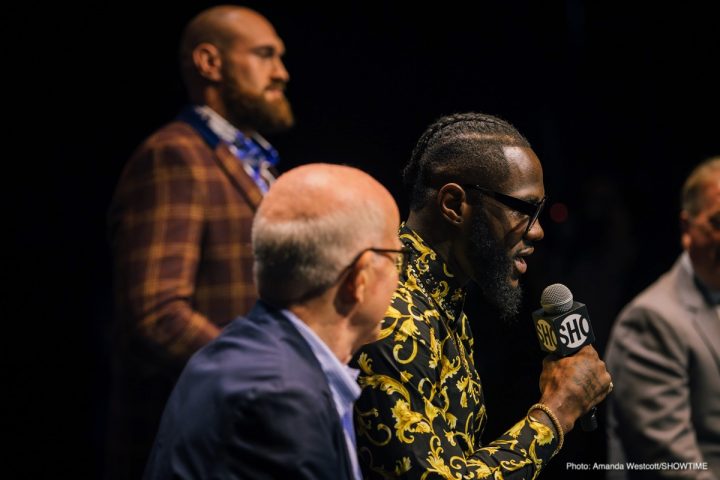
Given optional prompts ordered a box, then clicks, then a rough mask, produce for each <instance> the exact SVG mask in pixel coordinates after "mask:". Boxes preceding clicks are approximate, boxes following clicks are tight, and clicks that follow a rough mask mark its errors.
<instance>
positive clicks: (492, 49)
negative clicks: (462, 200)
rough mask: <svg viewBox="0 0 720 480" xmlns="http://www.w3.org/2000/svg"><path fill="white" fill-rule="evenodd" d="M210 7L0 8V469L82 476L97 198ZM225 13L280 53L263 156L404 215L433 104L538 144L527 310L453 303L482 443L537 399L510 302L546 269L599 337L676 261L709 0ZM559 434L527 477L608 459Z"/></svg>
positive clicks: (713, 49) (89, 447) (95, 296)
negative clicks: (503, 124) (382, 199)
mask: <svg viewBox="0 0 720 480" xmlns="http://www.w3.org/2000/svg"><path fill="white" fill-rule="evenodd" d="M212 4H213V2H187V3H185V4H182V5H181V4H178V3H168V4H166V5H159V4H157V3H151V2H143V3H141V2H132V1H125V2H107V3H104V4H99V2H96V3H94V4H92V5H91V6H88V7H84V8H80V7H76V6H75V7H74V6H68V5H67V4H66V3H57V4H56V5H55V6H51V7H47V6H41V5H39V4H37V5H36V4H32V3H31V4H27V5H26V6H25V7H23V8H22V10H21V9H18V8H16V7H11V8H10V9H9V10H8V11H7V13H6V18H5V20H4V23H5V24H7V25H6V26H8V27H9V29H10V30H9V32H10V41H9V42H8V43H7V45H6V46H7V48H6V51H5V60H6V62H7V63H6V64H5V66H4V68H3V70H4V72H5V74H4V76H5V79H6V87H5V99H4V100H5V101H6V103H7V104H10V105H11V106H12V107H15V108H12V109H11V110H10V113H9V114H8V113H6V121H5V122H4V124H5V125H6V127H4V129H3V130H4V131H5V132H4V137H5V139H6V142H8V143H7V145H10V146H12V145H14V146H15V147H8V149H7V150H6V152H7V153H6V155H5V156H4V158H5V163H6V166H8V168H9V169H10V170H11V171H12V172H13V173H12V174H9V173H6V176H5V182H4V183H5V184H6V188H5V189H3V192H2V193H3V197H5V202H4V204H5V205H6V207H7V210H8V212H9V215H8V224H9V225H10V230H11V232H12V234H13V235H12V236H13V237H14V238H13V239H14V241H15V248H14V249H12V250H7V251H6V254H5V255H4V265H5V271H6V273H8V274H9V277H10V278H11V281H10V282H9V283H10V284H11V288H10V289H9V290H7V291H6V293H5V295H4V299H5V301H4V303H5V305H6V306H7V307H9V308H8V309H7V312H8V313H7V319H6V326H7V327H9V329H8V330H7V333H6V337H5V338H6V343H7V344H8V345H9V348H6V349H3V353H4V355H3V357H5V358H4V360H3V364H4V367H5V368H4V369H3V370H4V372H5V373H4V374H3V383H4V384H5V388H4V389H3V390H5V393H4V397H5V401H7V402H9V404H10V405H12V407H11V408H7V409H5V412H3V420H2V421H3V431H4V433H5V434H4V436H5V437H6V438H7V439H9V440H10V443H11V444H12V448H11V450H10V451H9V452H10V454H9V455H8V458H9V459H10V460H11V461H10V467H9V468H10V470H11V475H10V477H6V478H44V477H45V476H50V475H52V476H53V477H59V476H61V477H68V478H97V477H98V476H99V475H100V471H101V468H102V466H101V460H100V459H101V458H102V437H103V433H104V430H103V429H104V424H103V422H104V414H105V409H106V405H105V400H106V394H107V388H108V383H109V370H108V358H107V345H108V335H109V333H108V326H109V323H110V321H111V308H112V307H111V290H110V273H111V272H110V258H109V253H108V248H107V241H106V237H105V225H104V222H105V218H104V217H105V212H106V209H107V206H108V203H109V201H110V198H111V195H112V191H113V188H114V185H115V183H116V181H117V178H118V175H119V173H120V171H121V168H122V166H123V164H124V162H125V161H126V159H127V158H128V156H129V155H130V154H131V152H132V150H133V149H134V148H135V147H136V146H137V145H138V144H139V142H140V141H141V140H142V139H143V138H144V137H146V136H147V135H149V134H150V133H151V132H152V131H153V130H154V129H155V128H157V127H159V126H160V125H162V124H163V123H165V122H166V121H168V120H170V119H171V118H172V117H173V116H174V115H175V114H176V113H177V111H178V109H179V108H180V107H181V106H182V104H183V101H184V95H183V89H182V85H181V82H180V80H179V74H178V69H177V67H176V61H175V58H176V46H177V42H178V39H179V36H180V32H181V29H182V27H183V25H184V24H185V23H186V21H187V20H189V19H190V18H191V17H192V16H193V15H194V14H196V13H197V12H198V11H200V10H202V9H203V8H205V7H207V6H210V5H212ZM246 5H249V6H252V7H255V8H256V9H258V10H259V11H260V12H261V13H263V14H265V15H266V16H267V17H268V18H269V19H270V21H271V22H273V24H274V25H275V26H276V28H277V31H278V33H279V34H280V36H281V37H282V38H283V39H284V41H285V43H286V45H287V56H286V65H287V68H288V70H289V71H290V74H291V82H290V85H289V89H288V96H289V98H290V100H291V102H292V104H293V107H294V110H295V113H296V117H297V127H296V128H295V129H294V130H292V131H291V132H289V133H287V134H283V135H282V136H277V137H272V138H271V140H272V141H273V143H274V144H275V146H276V147H277V148H278V150H279V151H280V153H281V156H282V161H283V163H282V169H283V170H286V169H288V168H291V167H293V166H296V165H299V164H302V163H306V162H333V163H348V164H352V165H355V166H358V167H361V168H363V169H365V170H366V171H368V172H370V173H371V174H372V175H374V176H375V177H377V178H378V179H379V180H380V181H381V182H382V183H384V184H385V185H386V186H387V187H388V188H389V189H390V190H391V192H392V193H393V194H394V195H395V196H396V198H397V200H398V203H399V204H400V206H401V211H402V213H403V216H405V215H406V212H407V208H406V207H407V201H406V197H405V196H404V193H403V192H402V191H401V189H400V171H401V169H402V166H403V164H404V163H405V161H406V160H407V159H408V158H409V155H410V152H411V150H412V147H413V145H414V143H415V141H416V140H417V138H418V137H419V136H420V134H421V133H422V131H423V130H424V129H425V127H426V126H427V125H428V124H429V123H430V122H432V121H433V120H434V119H435V118H437V117H438V116H440V115H442V114H447V113H452V112H459V111H471V110H474V111H481V112H485V113H491V114H494V115H498V116H501V117H503V118H505V119H506V120H509V121H510V122H512V123H513V124H515V125H516V126H517V127H518V129H519V130H520V131H521V132H522V133H523V134H524V135H525V136H527V138H528V139H529V140H530V142H531V144H532V145H533V148H534V150H535V151H536V153H537V154H538V156H539V157H540V159H541V161H542V163H543V166H544V169H545V186H546V190H547V192H548V194H549V195H550V197H551V202H550V205H553V204H558V203H559V204H563V205H565V206H566V208H567V210H568V216H567V219H566V220H565V221H563V222H554V221H553V220H551V218H550V217H549V216H548V214H547V213H546V214H545V216H544V217H542V222H543V226H544V228H545V240H543V242H541V243H540V244H539V245H538V247H537V249H536V253H535V255H534V256H533V257H532V258H531V259H530V262H529V272H528V274H527V275H526V278H525V286H526V293H527V295H526V298H527V301H526V308H525V310H526V311H525V312H524V313H523V315H522V316H521V318H520V319H519V321H518V323H517V324H515V325H499V324H497V323H494V322H492V321H491V319H489V318H487V315H486V314H485V313H486V312H483V311H482V310H481V309H479V308H478V307H477V305H476V304H475V302H474V301H473V300H472V298H473V296H472V295H471V297H470V298H471V300H469V302H468V303H469V304H468V308H467V309H468V313H469V314H470V315H471V316H472V318H473V321H474V332H475V336H476V337H477V348H476V363H477V364H478V366H479V368H480V370H481V372H482V375H483V380H484V386H485V389H486V397H487V402H488V411H489V416H490V423H489V426H488V429H487V431H486V436H485V438H486V440H487V441H489V440H491V439H492V438H493V436H494V435H496V434H498V433H500V432H501V431H503V430H504V429H505V428H508V427H509V426H510V425H511V424H512V423H514V421H515V420H517V419H519V418H520V417H521V416H522V415H524V413H525V410H526V409H527V407H528V406H529V405H530V404H531V403H533V402H534V401H536V400H537V398H538V387H537V379H538V376H539V372H540V361H541V358H542V355H541V354H540V352H539V351H538V347H537V344H536V341H535V339H534V336H533V332H532V328H531V324H530V317H529V312H530V311H531V310H532V309H535V308H537V306H538V305H537V304H538V300H539V296H540V292H541V291H542V289H543V288H544V287H545V286H546V285H548V284H550V283H554V282H562V283H565V284H567V285H568V286H569V287H570V288H571V289H572V290H573V293H574V294H575V297H576V299H578V300H580V301H583V302H585V303H587V304H588V307H589V310H590V314H591V316H592V320H593V324H594V326H595V329H596V334H597V336H598V342H597V347H598V350H599V351H602V350H603V349H604V346H605V343H606V340H607V336H608V334H609V329H610V327H611V324H612V321H613V319H614V317H615V315H616V314H617V313H618V311H619V310H620V309H621V308H622V306H623V305H624V304H625V303H626V302H627V301H628V300H630V299H631V298H632V297H633V296H634V295H635V294H636V293H637V292H639V291H640V290H641V289H642V288H644V287H645V286H647V285H648V284H649V283H651V282H652V280H654V279H655V278H656V277H657V276H658V275H659V274H661V273H662V272H663V271H665V270H667V269H668V268H669V267H670V266H671V264H672V262H673V261H674V259H675V258H676V256H677V254H678V253H679V252H680V246H679V230H678V227H677V223H678V222H677V216H678V206H677V205H678V194H679V190H680V187H681V184H682V181H683V179H684V177H685V176H686V175H687V173H688V172H689V171H690V170H691V169H692V167H693V166H694V165H696V164H697V163H698V162H699V161H701V160H702V159H704V158H705V157H708V156H710V155H718V154H720V135H719V133H720V129H719V128H718V127H719V126H720V117H719V116H718V106H719V100H720V92H719V88H718V63H719V61H718V59H719V58H720V55H719V53H720V40H719V38H720V35H718V31H717V17H716V16H715V15H713V14H712V12H711V9H710V7H709V6H704V5H702V4H694V3H688V2H684V3H683V4H682V5H680V4H671V5H665V6H659V5H658V2H653V3H652V4H650V3H648V4H647V5H645V6H642V5H633V4H631V2H592V1H589V0H586V1H583V0H576V1H571V0H567V1H564V2H563V1H549V2H542V3H541V2H531V1H529V0H528V1H499V0H498V1H491V2H474V3H473V4H472V5H461V4H460V3H455V2H448V1H446V2H441V3H437V4H428V5H426V6H422V7H421V6H420V5H419V4H416V5H415V6H414V7H408V6H401V5H399V4H389V3H388V4H383V3H380V2H355V3H350V4H348V5H342V6H325V7H322V8H321V7H320V6H319V5H307V4H305V2H302V4H300V3H299V2H298V3H294V4H281V3H279V2H251V3H247V4H246ZM18 107H19V108H18ZM16 109H17V110H16ZM10 152H12V153H10ZM555 208H557V207H555ZM600 414H601V415H600V416H601V421H602V419H603V416H604V411H603V410H602V409H601V411H600ZM566 445H567V446H566V447H565V448H564V450H563V452H561V454H560V455H559V456H558V457H557V458H556V459H555V460H553V462H552V463H551V464H550V466H549V467H548V469H547V470H546V473H545V474H544V477H545V478H564V477H568V478H573V477H577V476H579V475H578V474H577V473H573V472H568V471H567V470H566V462H576V463H577V462H591V463H592V462H594V461H597V462H604V461H605V446H604V434H603V432H602V430H599V431H597V432H595V433H593V434H586V433H582V432H580V431H579V429H576V430H574V431H573V432H571V433H570V434H569V435H568V438H567V443H566ZM3 476H5V475H3ZM582 477H583V478H590V477H593V475H591V474H583V475H582ZM597 477H598V478H601V477H602V475H600V474H597Z"/></svg>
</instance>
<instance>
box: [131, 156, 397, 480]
mask: <svg viewBox="0 0 720 480" xmlns="http://www.w3.org/2000/svg"><path fill="white" fill-rule="evenodd" d="M338 185H342V188H338ZM399 222H400V217H399V213H398V209H397V206H396V205H395V202H394V201H393V199H392V197H391V196H390V194H389V193H388V192H387V190H385V188H383V187H382V186H381V185H380V184H379V183H377V182H376V181H375V180H373V179H372V178H371V177H370V176H368V175H367V174H365V173H362V172H361V171H359V170H356V169H353V168H350V167H343V166H337V165H323V164H312V165H307V166H304V167H299V168H296V169H294V170H291V171H289V172H288V173H286V174H285V175H283V176H281V177H280V178H279V180H278V181H277V183H276V184H275V185H274V186H273V187H272V188H271V189H270V192H269V193H268V195H267V197H266V198H265V200H264V201H263V203H262V205H261V206H260V208H259V210H258V212H257V215H256V217H255V221H254V223H253V233H252V237H253V252H254V254H255V278H256V282H257V286H258V290H259V293H260V300H259V301H258V302H257V304H256V305H255V307H254V308H253V309H252V311H251V312H250V314H249V315H248V316H247V317H239V318H237V319H236V320H235V321H234V322H233V323H231V324H230V325H229V326H228V327H227V328H226V329H225V330H224V331H223V333H222V334H221V335H220V336H219V337H218V338H217V339H215V340H214V341H212V342H211V343H210V344H208V345H207V346H205V347H204V348H203V349H201V350H200V351H199V352H198V353H197V354H196V355H195V356H194V357H193V358H192V359H191V360H190V362H189V363H188V365H187V366H186V368H185V370H184V372H183V373H182V375H181V376H180V379H179V381H178V383H177V385H176V387H175V389H174V391H173V393H172V395H171V396H170V400H169V401H168V404H167V407H166V409H165V413H164V415H163V419H162V423H161V426H160V431H159V433H158V435H157V438H156V442H155V446H154V448H153V452H152V455H151V459H150V463H149V464H148V468H147V470H146V471H145V478H148V479H166V478H167V479H170V478H184V479H189V478H198V479H200V478H248V479H254V480H257V479H264V478H293V479H327V480H342V479H356V480H357V479H359V478H361V477H360V472H359V468H358V463H357V458H356V456H355V446H354V442H355V434H354V431H353V424H352V406H353V402H354V401H355V399H356V398H357V397H358V395H359V394H360V387H359V386H358V385H357V383H356V376H357V371H353V370H351V369H350V368H349V367H347V365H346V364H347V362H348V361H349V360H350V358H351V357H352V355H353V353H354V352H356V351H357V350H358V348H359V347H360V346H361V345H363V344H365V343H368V342H371V341H374V340H375V339H376V338H377V335H378V333H379V332H380V321H381V319H382V317H383V314H384V313H385V310H386V309H387V307H388V305H389V303H390V298H391V296H392V293H393V291H394V289H395V285H396V283H397V278H398V266H402V260H403V259H404V251H403V250H402V249H401V245H400V241H399V239H398V236H397V227H398V225H399Z"/></svg>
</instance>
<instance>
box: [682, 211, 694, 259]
mask: <svg viewBox="0 0 720 480" xmlns="http://www.w3.org/2000/svg"><path fill="white" fill-rule="evenodd" d="M689 229H690V214H689V213H688V212H687V210H682V211H681V212H680V243H681V244H682V247H683V249H684V250H687V249H688V248H690V242H691V241H692V239H691V238H690V232H689V231H688V230H689Z"/></svg>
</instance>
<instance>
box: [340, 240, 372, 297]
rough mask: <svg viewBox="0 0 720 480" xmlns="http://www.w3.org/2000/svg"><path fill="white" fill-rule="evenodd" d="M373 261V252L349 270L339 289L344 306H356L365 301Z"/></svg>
mask: <svg viewBox="0 0 720 480" xmlns="http://www.w3.org/2000/svg"><path fill="white" fill-rule="evenodd" d="M371 261H372V252H365V253H363V254H362V255H360V258H358V259H357V260H356V261H355V263H353V264H352V265H351V266H350V268H349V269H348V273H347V274H346V275H345V276H344V277H343V279H342V282H341V284H340V288H339V289H338V295H339V297H340V300H341V301H342V302H343V304H345V305H348V306H355V305H357V304H360V303H362V302H363V301H365V296H366V295H367V287H368V282H369V278H368V275H369V269H368V267H369V266H370V262H371Z"/></svg>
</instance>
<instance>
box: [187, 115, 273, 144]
mask: <svg viewBox="0 0 720 480" xmlns="http://www.w3.org/2000/svg"><path fill="white" fill-rule="evenodd" d="M192 108H193V110H194V111H195V113H197V114H198V115H199V116H200V118H202V119H203V120H204V121H205V123H206V125H207V126H208V128H209V129H210V130H212V132H213V133H214V134H215V135H217V136H218V137H219V138H220V140H223V141H224V142H227V143H229V144H231V145H234V144H235V142H236V140H237V138H238V135H240V136H243V137H246V136H245V135H244V134H243V133H242V132H241V131H240V130H238V129H237V128H235V127H234V126H233V124H232V123H230V122H228V121H227V120H226V119H225V118H224V117H222V116H221V115H220V114H219V113H217V112H216V111H215V110H213V109H212V108H210V107H208V106H207V105H194V106H193V107H192ZM249 138H251V139H252V140H253V141H255V142H256V143H257V144H258V145H260V146H261V147H262V148H263V149H266V150H269V149H271V148H272V145H270V142H268V141H267V140H266V139H265V137H263V136H262V135H260V134H259V133H257V132H254V133H253V134H252V135H250V136H249Z"/></svg>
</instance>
